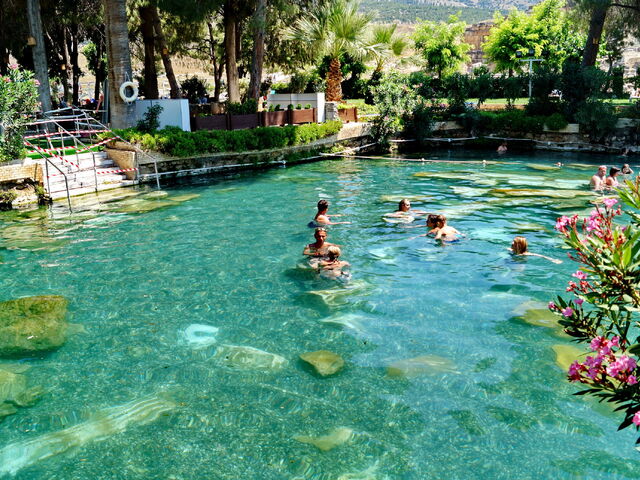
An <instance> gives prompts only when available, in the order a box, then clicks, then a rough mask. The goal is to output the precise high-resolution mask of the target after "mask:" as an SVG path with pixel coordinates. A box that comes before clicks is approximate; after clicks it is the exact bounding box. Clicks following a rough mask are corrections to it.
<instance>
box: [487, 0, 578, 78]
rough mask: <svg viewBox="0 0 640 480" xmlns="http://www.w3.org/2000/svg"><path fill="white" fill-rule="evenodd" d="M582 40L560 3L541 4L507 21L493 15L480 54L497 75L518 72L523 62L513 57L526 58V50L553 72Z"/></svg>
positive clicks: (553, 0)
mask: <svg viewBox="0 0 640 480" xmlns="http://www.w3.org/2000/svg"><path fill="white" fill-rule="evenodd" d="M584 38H585V37H584V35H583V34H581V33H579V31H578V30H577V29H576V28H575V25H574V24H573V22H572V21H571V19H570V18H569V16H568V15H567V11H566V9H565V3H564V0H545V1H544V2H542V3H540V4H538V5H536V6H535V7H533V9H532V11H531V13H530V14H526V13H524V12H521V11H517V10H514V11H512V12H511V13H510V14H509V16H507V17H503V16H502V15H500V14H496V17H495V27H493V28H492V29H491V31H490V33H489V38H488V39H487V42H486V43H485V44H484V51H485V55H486V56H487V58H488V59H489V60H491V61H492V62H494V63H495V65H496V71H499V72H503V71H508V72H509V73H513V72H520V71H522V70H523V67H524V63H525V62H522V61H520V58H518V55H517V54H518V52H521V53H522V54H523V56H525V57H526V56H528V52H529V51H530V50H531V51H533V56H534V57H535V58H542V59H544V61H545V62H546V63H547V65H549V66H551V67H552V68H555V69H557V68H560V67H561V66H562V64H563V63H564V61H565V60H566V59H567V57H569V56H572V55H575V54H576V52H578V51H579V50H580V49H581V48H582V46H583V45H584Z"/></svg>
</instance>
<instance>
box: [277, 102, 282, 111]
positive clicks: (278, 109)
mask: <svg viewBox="0 0 640 480" xmlns="http://www.w3.org/2000/svg"><path fill="white" fill-rule="evenodd" d="M280 110H282V108H280V104H279V103H278V104H276V112H279V111H280Z"/></svg>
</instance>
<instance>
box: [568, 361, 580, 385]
mask: <svg viewBox="0 0 640 480" xmlns="http://www.w3.org/2000/svg"><path fill="white" fill-rule="evenodd" d="M581 367H582V365H580V362H578V361H577V360H576V361H575V362H573V363H572V364H571V365H570V366H569V380H571V381H572V382H579V381H580V369H581Z"/></svg>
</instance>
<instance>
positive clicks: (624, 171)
mask: <svg viewBox="0 0 640 480" xmlns="http://www.w3.org/2000/svg"><path fill="white" fill-rule="evenodd" d="M620 173H622V174H623V175H633V170H631V167H630V166H629V164H628V163H625V164H624V165H623V166H622V170H620Z"/></svg>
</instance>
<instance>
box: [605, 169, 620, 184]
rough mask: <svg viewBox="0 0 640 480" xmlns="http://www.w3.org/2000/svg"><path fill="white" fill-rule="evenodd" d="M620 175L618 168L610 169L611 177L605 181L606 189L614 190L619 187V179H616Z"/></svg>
mask: <svg viewBox="0 0 640 480" xmlns="http://www.w3.org/2000/svg"><path fill="white" fill-rule="evenodd" d="M619 173H620V169H619V168H618V167H611V168H610V169H609V176H608V177H607V179H606V180H605V181H604V186H605V188H606V189H608V190H611V189H612V188H616V187H618V185H619V184H618V179H617V178H616V177H617V176H618V174H619Z"/></svg>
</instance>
